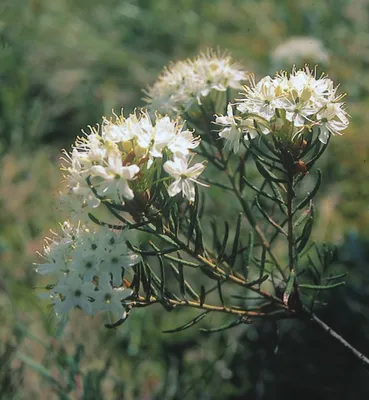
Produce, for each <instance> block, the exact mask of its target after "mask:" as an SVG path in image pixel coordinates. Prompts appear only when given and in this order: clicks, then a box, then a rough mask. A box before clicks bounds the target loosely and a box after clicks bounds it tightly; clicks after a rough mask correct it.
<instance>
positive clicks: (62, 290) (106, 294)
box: [36, 222, 141, 319]
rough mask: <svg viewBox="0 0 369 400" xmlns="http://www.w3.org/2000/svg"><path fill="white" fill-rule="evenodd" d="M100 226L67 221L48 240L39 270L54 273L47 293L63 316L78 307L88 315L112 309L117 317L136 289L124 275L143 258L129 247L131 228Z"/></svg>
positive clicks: (120, 315)
mask: <svg viewBox="0 0 369 400" xmlns="http://www.w3.org/2000/svg"><path fill="white" fill-rule="evenodd" d="M99 228H100V229H95V228H93V227H90V226H88V225H84V224H78V225H76V226H73V225H72V224H70V223H69V222H64V224H63V225H61V233H60V234H55V233H54V236H53V237H52V238H47V239H46V241H45V245H44V250H43V254H41V257H42V258H43V261H44V262H43V263H40V264H37V267H36V272H38V273H39V274H42V275H46V274H48V275H52V276H53V277H54V279H55V283H53V284H52V285H49V290H48V292H47V295H46V296H47V297H48V298H51V299H52V302H53V305H54V310H55V313H56V314H57V316H59V317H60V318H61V319H63V318H65V317H66V316H67V314H68V312H69V311H70V310H71V309H73V308H74V307H79V308H81V309H82V310H83V311H84V312H85V313H86V314H88V315H94V314H96V313H98V312H101V311H106V312H111V313H112V314H113V315H115V316H116V317H117V318H121V317H122V315H123V313H124V311H125V309H124V300H125V299H126V298H127V297H129V296H130V295H131V294H132V291H131V290H130V289H128V288H126V287H124V286H123V285H122V277H123V276H124V273H125V271H129V270H130V269H131V267H132V266H133V265H135V264H137V263H139V262H140V260H141V258H140V256H139V255H137V254H135V253H133V252H132V251H130V250H129V249H128V247H127V244H126V241H127V239H128V237H127V235H128V231H120V232H119V233H117V232H113V231H112V230H110V229H108V228H106V227H99Z"/></svg>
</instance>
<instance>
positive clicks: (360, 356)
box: [303, 306, 369, 369]
mask: <svg viewBox="0 0 369 400" xmlns="http://www.w3.org/2000/svg"><path fill="white" fill-rule="evenodd" d="M303 310H304V312H305V313H306V314H308V315H309V317H310V318H311V320H312V321H314V322H315V323H316V324H317V325H319V326H320V327H321V328H323V330H324V331H325V332H327V333H328V335H330V336H332V337H333V338H335V339H336V340H338V341H339V342H340V343H341V344H342V345H343V346H345V347H346V348H347V349H348V350H350V351H351V353H352V354H353V355H354V356H355V357H357V358H358V359H359V360H361V362H362V363H363V364H364V365H365V367H366V368H368V369H369V358H368V357H366V356H365V355H364V354H363V353H361V352H360V351H359V350H357V349H355V347H354V346H352V345H351V344H350V343H349V342H347V340H345V339H344V338H343V337H342V336H341V335H339V334H338V333H337V332H336V331H335V330H333V329H332V328H331V327H330V326H329V325H327V324H326V323H325V322H324V321H322V320H321V319H320V318H319V317H318V316H317V315H316V314H315V313H314V312H312V311H311V310H309V309H308V308H307V307H306V306H303Z"/></svg>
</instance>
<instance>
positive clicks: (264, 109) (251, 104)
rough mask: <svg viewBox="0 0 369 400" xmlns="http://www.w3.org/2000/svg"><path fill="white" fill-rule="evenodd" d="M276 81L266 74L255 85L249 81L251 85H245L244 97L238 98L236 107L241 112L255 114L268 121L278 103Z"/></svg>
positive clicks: (278, 96) (278, 95)
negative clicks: (238, 101)
mask: <svg viewBox="0 0 369 400" xmlns="http://www.w3.org/2000/svg"><path fill="white" fill-rule="evenodd" d="M276 87H277V85H276V82H275V81H274V80H273V79H272V78H271V77H270V76H266V77H265V78H263V79H261V80H260V81H259V82H258V83H257V84H256V85H255V83H254V82H253V81H251V87H247V86H246V87H245V92H246V93H245V96H246V98H245V99H242V100H240V103H239V104H238V106H237V109H238V110H239V111H240V112H241V113H252V114H257V115H258V116H260V117H261V118H264V119H266V120H267V121H270V119H271V118H272V117H273V116H274V112H275V109H276V108H278V107H279V105H280V98H281V96H280V94H279V93H278V92H277V91H276Z"/></svg>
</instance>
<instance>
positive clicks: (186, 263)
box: [164, 254, 200, 268]
mask: <svg viewBox="0 0 369 400" xmlns="http://www.w3.org/2000/svg"><path fill="white" fill-rule="evenodd" d="M164 258H167V259H168V260H171V261H174V262H176V263H181V264H183V265H186V266H188V267H191V268H198V267H200V264H196V263H194V262H192V261H188V260H184V259H182V258H177V257H174V256H170V255H169V254H164Z"/></svg>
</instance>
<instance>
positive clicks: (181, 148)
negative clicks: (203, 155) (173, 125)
mask: <svg viewBox="0 0 369 400" xmlns="http://www.w3.org/2000/svg"><path fill="white" fill-rule="evenodd" d="M199 144H200V138H199V137H194V136H193V133H192V132H190V131H181V132H179V133H178V134H177V135H176V136H175V137H174V138H173V139H172V141H171V142H170V143H168V149H169V150H170V151H171V152H172V153H173V154H175V155H182V156H186V155H188V154H189V151H190V150H192V149H195V148H196V147H197V146H198V145H199Z"/></svg>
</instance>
